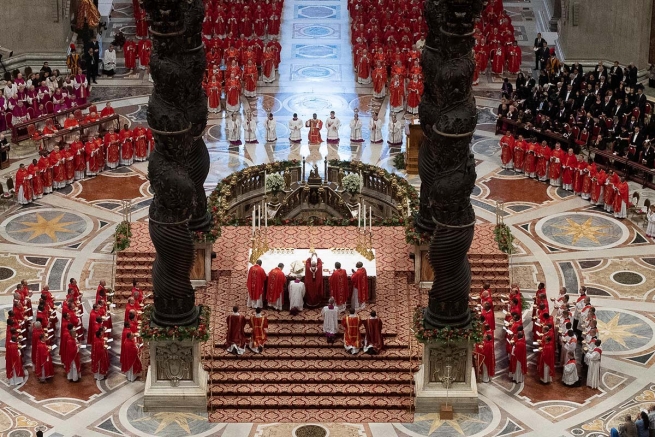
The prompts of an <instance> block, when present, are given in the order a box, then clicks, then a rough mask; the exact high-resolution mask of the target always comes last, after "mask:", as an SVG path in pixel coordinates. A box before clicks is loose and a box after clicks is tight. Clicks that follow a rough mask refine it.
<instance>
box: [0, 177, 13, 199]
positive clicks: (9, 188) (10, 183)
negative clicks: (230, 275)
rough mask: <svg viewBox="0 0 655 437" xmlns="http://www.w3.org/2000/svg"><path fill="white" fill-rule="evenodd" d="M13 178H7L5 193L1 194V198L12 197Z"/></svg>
mask: <svg viewBox="0 0 655 437" xmlns="http://www.w3.org/2000/svg"><path fill="white" fill-rule="evenodd" d="M14 191H15V190H14V178H12V177H9V178H7V192H6V193H4V194H3V197H14Z"/></svg>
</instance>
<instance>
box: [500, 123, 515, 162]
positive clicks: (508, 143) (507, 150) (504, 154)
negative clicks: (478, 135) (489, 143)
mask: <svg viewBox="0 0 655 437" xmlns="http://www.w3.org/2000/svg"><path fill="white" fill-rule="evenodd" d="M500 148H501V153H500V161H501V162H502V164H503V168H505V169H512V168H514V161H513V159H514V137H513V136H512V134H511V133H509V131H506V132H505V135H503V137H502V138H501V139H500Z"/></svg>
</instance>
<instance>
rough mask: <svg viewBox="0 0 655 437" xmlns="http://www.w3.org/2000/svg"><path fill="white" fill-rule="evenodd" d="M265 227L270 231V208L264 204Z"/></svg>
mask: <svg viewBox="0 0 655 437" xmlns="http://www.w3.org/2000/svg"><path fill="white" fill-rule="evenodd" d="M264 227H265V228H267V229H268V206H267V205H266V204H265V203H264Z"/></svg>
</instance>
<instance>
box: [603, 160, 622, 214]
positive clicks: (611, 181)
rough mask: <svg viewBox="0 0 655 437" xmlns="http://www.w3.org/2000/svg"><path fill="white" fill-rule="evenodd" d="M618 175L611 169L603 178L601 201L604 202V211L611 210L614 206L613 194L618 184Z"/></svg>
mask: <svg viewBox="0 0 655 437" xmlns="http://www.w3.org/2000/svg"><path fill="white" fill-rule="evenodd" d="M619 182H620V179H619V175H617V174H616V173H614V171H613V170H610V171H609V174H608V175H607V178H606V179H605V189H604V193H603V201H604V202H605V211H607V212H612V211H613V208H614V195H615V193H616V191H615V187H616V186H617V185H618V184H619Z"/></svg>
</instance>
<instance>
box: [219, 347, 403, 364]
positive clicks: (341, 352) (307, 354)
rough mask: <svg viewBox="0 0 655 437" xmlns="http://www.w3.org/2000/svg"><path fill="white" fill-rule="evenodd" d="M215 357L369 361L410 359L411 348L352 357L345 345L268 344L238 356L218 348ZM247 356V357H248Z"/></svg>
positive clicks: (256, 359) (259, 359) (228, 358)
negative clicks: (253, 352) (262, 350)
mask: <svg viewBox="0 0 655 437" xmlns="http://www.w3.org/2000/svg"><path fill="white" fill-rule="evenodd" d="M212 355H213V357H214V359H223V360H244V359H246V360H255V361H262V360H267V359H271V358H276V359H281V360H298V359H300V360H316V359H318V360H353V359H354V358H357V359H361V360H365V361H366V360H368V361H384V360H388V361H397V360H409V348H397V349H396V348H393V349H387V350H385V351H384V354H382V355H367V354H360V355H357V357H352V356H351V355H350V354H349V353H348V352H346V351H345V349H344V348H343V347H338V346H337V347H333V348H304V347H293V346H289V347H284V346H275V345H269V344H268V343H267V344H266V350H265V353H264V354H252V353H248V354H247V355H245V356H237V355H234V354H231V353H229V352H226V351H225V349H224V348H223V347H221V348H216V349H215V350H214V352H213V353H212ZM246 357H247V358H246Z"/></svg>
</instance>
